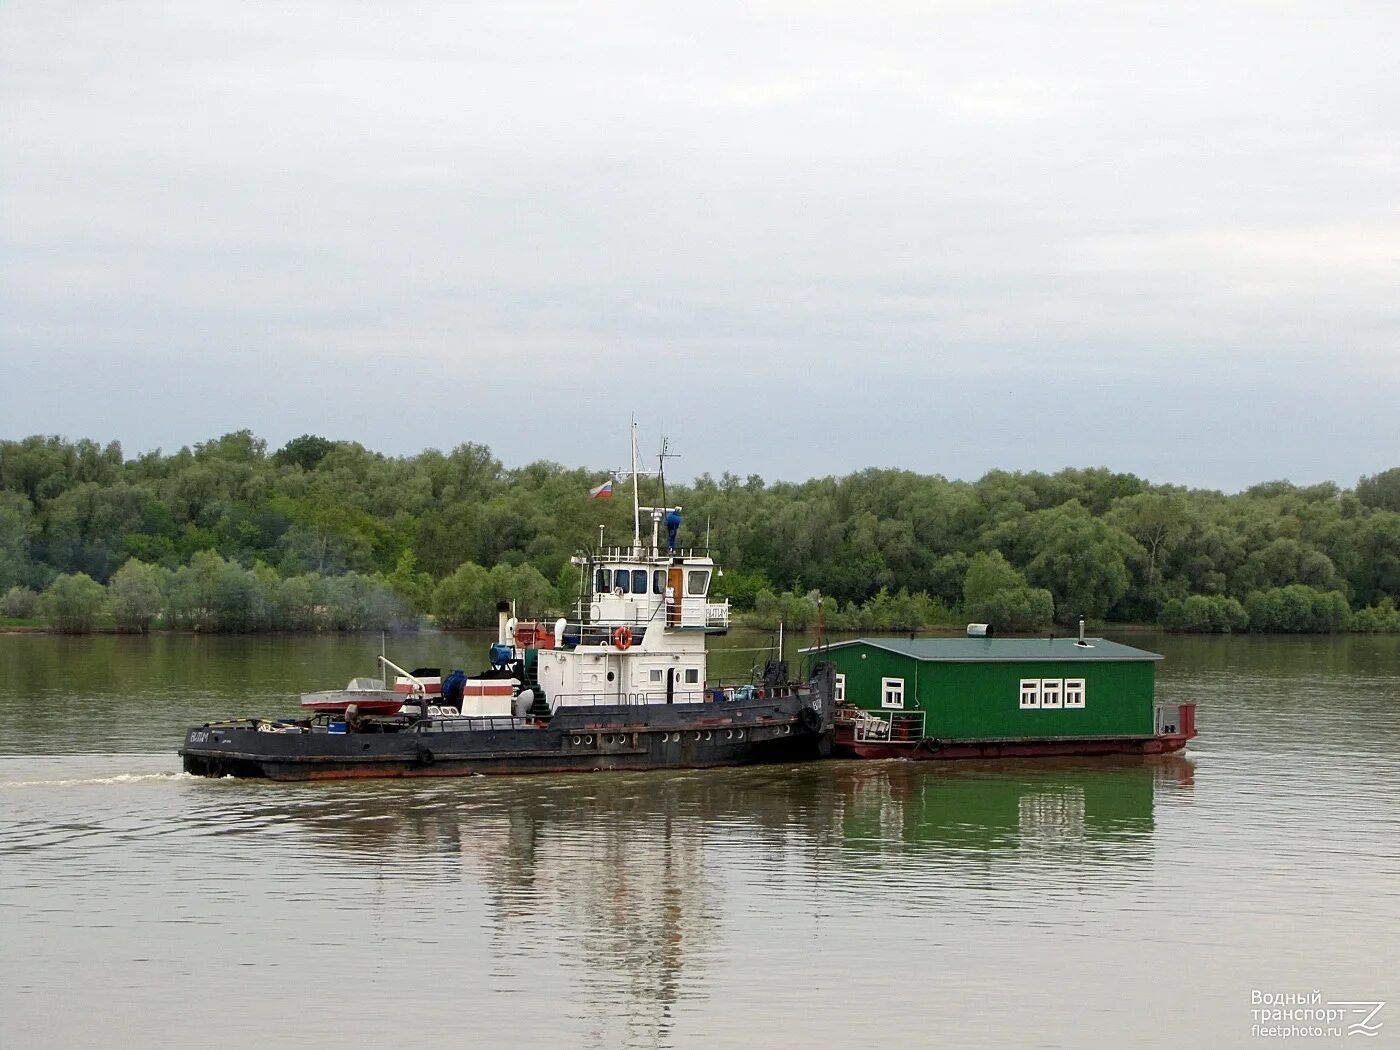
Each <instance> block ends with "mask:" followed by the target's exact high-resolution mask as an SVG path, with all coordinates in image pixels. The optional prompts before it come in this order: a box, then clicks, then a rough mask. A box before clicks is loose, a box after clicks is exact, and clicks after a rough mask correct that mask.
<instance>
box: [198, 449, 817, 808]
mask: <svg viewBox="0 0 1400 1050" xmlns="http://www.w3.org/2000/svg"><path fill="white" fill-rule="evenodd" d="M633 428H634V433H633V440H632V472H631V473H632V495H633V537H632V543H631V545H630V546H625V547H609V548H604V547H600V548H599V549H598V550H596V551H594V552H591V553H589V554H587V555H583V556H579V557H576V558H575V559H574V561H575V564H577V565H579V567H580V569H581V570H582V572H583V574H584V580H585V585H584V588H583V589H584V591H585V595H584V597H582V598H581V599H580V601H579V604H578V607H577V608H576V610H575V614H574V616H573V617H572V618H568V617H565V618H560V619H558V620H556V621H554V622H553V623H546V622H519V621H517V620H516V619H515V618H514V617H512V616H511V615H510V611H509V606H508V605H506V604H505V603H503V605H502V607H501V608H500V610H499V623H498V632H497V641H496V644H494V645H492V646H491V649H490V654H489V660H490V669H489V670H488V671H486V672H484V673H483V674H480V675H477V676H475V677H474V678H466V677H465V676H460V675H451V676H449V677H448V678H447V679H446V680H443V679H441V678H440V677H438V674H439V672H438V671H437V669H433V668H419V669H417V670H416V671H412V672H409V671H404V670H403V669H401V668H399V667H398V666H397V665H395V664H393V663H391V662H390V661H389V660H388V659H387V658H386V657H383V656H381V657H380V660H381V663H382V664H383V665H384V667H385V668H386V669H387V670H388V671H394V672H397V678H396V680H395V686H394V688H393V689H390V688H389V687H388V686H387V684H386V681H385V680H380V679H355V680H353V681H351V683H350V684H349V686H348V687H347V688H346V689H344V690H334V691H329V692H324V693H309V694H306V695H305V696H304V697H303V701H302V702H303V705H304V706H305V707H306V708H307V709H308V710H309V711H310V712H311V714H310V716H308V717H303V718H293V719H252V720H246V719H245V720H241V721H236V722H210V723H206V724H205V725H202V726H197V727H194V728H191V729H190V730H189V731H188V732H187V733H186V734H185V745H184V747H183V748H181V750H180V755H181V758H182V759H183V763H184V768H185V771H186V772H189V773H195V774H199V775H202V776H213V777H220V776H239V777H270V778H272V779H277V780H315V779H336V778H349V777H406V776H464V775H472V774H478V773H527V772H562V771H568V770H576V771H587V770H613V769H667V768H696V767H704V766H727V765H740V764H747V763H757V762H789V761H798V760H803V759H809V758H817V757H819V756H821V755H824V754H827V753H828V752H829V751H830V747H831V738H832V729H833V716H834V713H835V678H834V674H833V673H832V671H831V670H830V668H829V667H826V666H823V665H818V666H817V667H816V668H815V669H814V671H813V674H812V676H811V677H810V678H809V679H808V680H807V681H801V682H799V681H793V680H791V679H789V677H788V671H787V666H786V664H784V663H782V662H781V661H780V660H771V661H768V663H767V665H766V667H765V668H764V671H763V674H762V675H761V676H760V677H759V679H758V680H757V681H756V682H750V683H744V684H737V685H736V684H728V685H726V684H725V683H722V682H714V681H711V680H710V678H709V677H708V676H707V673H706V672H707V667H706V649H705V642H706V639H707V638H708V637H710V636H711V635H720V634H724V633H725V632H727V631H728V629H729V615H730V609H729V603H728V601H714V600H712V599H711V598H710V584H711V582H712V579H713V577H714V575H715V565H714V561H713V560H712V559H711V557H710V556H709V553H708V551H705V550H698V549H692V550H686V549H679V548H678V547H677V545H676V538H677V533H678V530H679V527H680V524H681V519H680V513H679V512H680V509H681V508H680V507H665V506H657V507H643V506H641V505H640V501H639V494H638V481H637V478H638V475H639V471H638V469H637V448H636V435H635V424H633ZM663 502H664V501H663ZM643 512H646V513H648V514H649V515H650V517H651V522H652V530H651V538H650V542H644V540H643V537H642V534H641V521H642V513H643ZM663 522H665V524H666V528H667V543H666V547H665V549H663V548H662V546H661V544H660V542H659V538H658V537H659V530H660V527H661V524H662V523H663ZM386 673H387V672H386Z"/></svg>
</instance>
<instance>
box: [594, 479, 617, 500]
mask: <svg viewBox="0 0 1400 1050" xmlns="http://www.w3.org/2000/svg"><path fill="white" fill-rule="evenodd" d="M612 487H613V483H612V478H608V480H607V481H605V482H603V483H602V484H601V485H599V486H598V487H596V488H591V489H589V490H588V495H589V497H590V498H591V499H612Z"/></svg>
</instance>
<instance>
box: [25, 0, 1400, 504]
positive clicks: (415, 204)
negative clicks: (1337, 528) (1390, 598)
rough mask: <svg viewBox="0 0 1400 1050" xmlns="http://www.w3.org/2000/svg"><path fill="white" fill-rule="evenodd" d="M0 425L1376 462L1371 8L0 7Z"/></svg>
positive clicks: (740, 452) (1394, 458) (1219, 480)
mask: <svg viewBox="0 0 1400 1050" xmlns="http://www.w3.org/2000/svg"><path fill="white" fill-rule="evenodd" d="M0 36H2V37H3V43H2V44H0V47H2V48H3V51H0V209H3V210H2V211H0V220H2V221H0V274H2V275H3V276H2V277H0V280H2V281H3V284H2V285H0V365H3V369H0V395H2V396H0V436H2V437H19V436H23V435H26V434H30V433H35V432H44V433H62V434H66V435H68V436H70V437H75V438H76V437H82V436H87V437H93V438H97V439H99V440H103V441H106V440H111V439H114V438H115V439H118V440H120V441H121V442H122V444H123V446H124V447H125V449H126V450H127V452H128V453H129V454H134V453H136V452H139V451H142V450H145V449H149V448H154V447H162V448H164V449H166V450H167V451H170V450H174V449H176V448H178V447H179V446H180V445H183V444H187V443H191V442H194V441H199V440H203V439H206V438H208V437H212V436H216V435H218V434H221V433H224V432H227V431H230V430H236V429H241V428H245V427H246V428H251V429H252V430H254V431H255V432H257V433H258V434H260V435H262V436H263V437H265V438H266V439H267V440H268V442H269V444H270V446H272V447H274V448H275V447H277V446H278V445H280V444H281V443H283V442H284V441H286V440H287V439H288V438H290V437H294V436H296V435H298V434H302V433H307V432H311V433H319V434H324V435H327V436H330V437H336V438H350V439H354V440H358V441H360V442H362V443H364V444H365V445H367V446H369V447H371V448H375V449H379V450H382V451H384V452H389V453H412V452H416V451H418V450H420V449H422V448H424V447H428V446H435V447H440V448H444V449H446V448H450V447H452V446H454V445H456V444H459V443H461V442H464V441H477V442H485V443H487V444H489V445H490V446H491V447H492V448H493V449H494V450H495V451H496V453H497V455H499V456H500V457H501V458H502V459H503V460H504V461H505V462H506V463H507V464H508V465H519V464H522V463H525V462H528V461H531V460H535V459H555V460H559V461H561V462H564V463H566V464H569V465H588V466H595V467H606V466H612V465H615V464H617V463H619V462H621V461H622V459H623V457H624V456H625V454H626V448H627V444H626V442H627V436H626V428H627V422H628V419H629V417H630V415H631V413H633V412H635V413H636V414H637V416H638V419H639V420H640V423H641V427H642V440H643V444H644V448H646V449H648V450H650V448H651V447H652V446H654V445H655V444H656V442H657V440H658V439H659V435H660V434H661V433H666V434H668V435H669V436H670V437H671V440H672V444H673V445H674V446H676V447H677V449H678V450H679V451H680V452H681V453H682V454H683V458H682V459H681V460H680V461H679V462H678V463H677V464H676V468H677V469H678V470H679V472H680V473H681V474H682V475H684V476H690V475H693V474H695V473H698V472H700V471H704V470H708V471H711V472H713V473H715V474H719V473H720V472H722V471H725V470H730V471H733V472H735V473H737V474H740V475H746V474H750V473H758V474H762V475H763V476H764V477H766V478H768V479H770V480H772V479H775V478H785V479H801V478H807V477H810V476H814V475H823V474H832V473H845V472H847V471H850V470H853V469H858V468H861V467H865V466H872V465H875V466H899V467H907V468H910V469H913V470H918V471H921V472H927V473H934V472H936V473H942V474H945V475H948V476H950V477H965V478H974V477H977V476H980V475H981V474H982V473H984V472H985V471H987V470H989V469H991V468H994V467H1001V468H1006V469H1037V470H1055V469H1058V468H1060V467H1063V466H1096V465H1104V466H1108V467H1111V468H1113V469H1115V470H1127V471H1133V472H1136V473H1139V474H1141V475H1143V476H1146V477H1148V478H1150V479H1152V480H1154V481H1169V482H1177V483H1183V484H1193V485H1208V486H1212V487H1223V488H1227V489H1238V488H1241V487H1244V486H1246V485H1249V484H1252V483H1254V482H1257V481H1262V480H1268V479H1274V478H1281V477H1287V478H1291V479H1292V480H1294V481H1297V482H1300V483H1303V482H1313V481H1319V480H1323V479H1332V480H1336V481H1339V482H1341V483H1343V484H1351V483H1354V482H1355V480H1356V478H1357V477H1358V475H1360V474H1369V473H1373V472H1375V471H1377V470H1382V469H1385V468H1388V467H1391V466H1396V465H1400V59H1398V58H1397V55H1400V44H1397V41H1400V4H1396V3H1394V2H1393V0H1383V2H1377V3H1351V2H1347V0H1319V2H1298V3H1291V2H1288V0H1267V2H1264V0H1261V2H1257V3H1251V2H1228V0H1224V2H1222V0H1212V2H1209V3H1194V2H1190V0H1174V2H1171V3H1161V4H1139V3H1126V4H1125V3H1114V2H1107V0H1104V2H1083V3H1062V4H1061V3H1057V4H1047V3H1044V2H1043V0H1034V2H1025V3H970V2H969V3H938V2H922V3H910V4H889V3H871V2H868V0H862V2H860V3H856V2H854V0H850V2H843V3H818V2H811V0H808V2H803V3H792V4H783V3H755V2H752V0H749V2H744V3H729V2H725V0H712V2H708V3H704V4H685V5H683V4H656V3H603V4H599V3H592V2H591V3H578V4H563V3H561V4H549V3H546V4H527V3H522V2H519V0H509V2H503V3H471V2H463V0H456V2H435V0H424V2H412V0H409V2H404V0H400V2H396V3H392V4H390V3H381V4H369V3H352V2H349V0H342V2H337V3H329V2H327V3H315V2H302V0H287V2H284V3H279V4H250V3H247V2H244V0H240V2H232V0H200V2H198V3H189V4H176V3H169V2H164V3H156V2H151V0H121V2H119V3H88V2H82V0H78V2H71V0H67V2H66V0H5V2H4V3H3V4H2V5H0Z"/></svg>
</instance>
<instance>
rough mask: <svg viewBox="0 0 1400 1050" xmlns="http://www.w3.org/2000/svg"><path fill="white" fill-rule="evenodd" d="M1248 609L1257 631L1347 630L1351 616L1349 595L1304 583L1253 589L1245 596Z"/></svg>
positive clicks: (1251, 622)
mask: <svg viewBox="0 0 1400 1050" xmlns="http://www.w3.org/2000/svg"><path fill="white" fill-rule="evenodd" d="M1244 609H1245V613H1246V614H1247V615H1248V616H1249V626H1250V628H1251V629H1252V630H1255V631H1280V632H1287V633H1326V632H1331V631H1341V630H1345V629H1346V627H1347V626H1348V623H1349V621H1350V619H1351V609H1350V607H1349V606H1348V605H1347V599H1346V595H1344V594H1342V593H1341V592H1340V591H1319V590H1314V589H1313V588H1312V587H1306V586H1304V585H1303V584H1300V583H1299V584H1292V585H1290V586H1288V587H1274V588H1271V589H1270V590H1267V591H1251V592H1250V593H1249V594H1248V595H1246V596H1245V600H1244Z"/></svg>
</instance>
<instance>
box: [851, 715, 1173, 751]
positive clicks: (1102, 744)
mask: <svg viewBox="0 0 1400 1050" xmlns="http://www.w3.org/2000/svg"><path fill="white" fill-rule="evenodd" d="M1175 710H1176V718H1175V719H1174V720H1172V724H1171V726H1170V728H1172V729H1174V730H1175V732H1167V733H1158V734H1156V735H1153V736H1147V737H1099V738H1097V739H1094V738H1083V739H1066V738H1063V737H1061V738H1058V739H1050V740H1027V739H1021V740H939V739H937V738H936V737H920V736H917V735H915V734H912V733H910V734H907V735H904V736H903V737H901V733H900V730H901V726H900V725H899V724H894V725H892V726H891V730H890V734H889V736H888V737H886V738H883V739H880V738H876V739H872V738H870V737H868V736H866V737H862V734H861V733H860V732H859V723H858V722H856V721H851V720H838V721H837V723H836V726H835V730H834V733H833V738H832V755H833V757H845V758H874V759H888V758H903V759H908V760H910V761H916V762H927V761H935V760H944V759H948V760H951V759H958V758H1055V757H1068V756H1092V755H1168V754H1171V753H1172V752H1174V751H1180V750H1181V749H1182V748H1183V747H1185V746H1186V743H1187V741H1189V740H1192V739H1194V738H1195V736H1196V705H1195V704H1181V705H1180V706H1179V707H1178V708H1176V709H1175Z"/></svg>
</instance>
